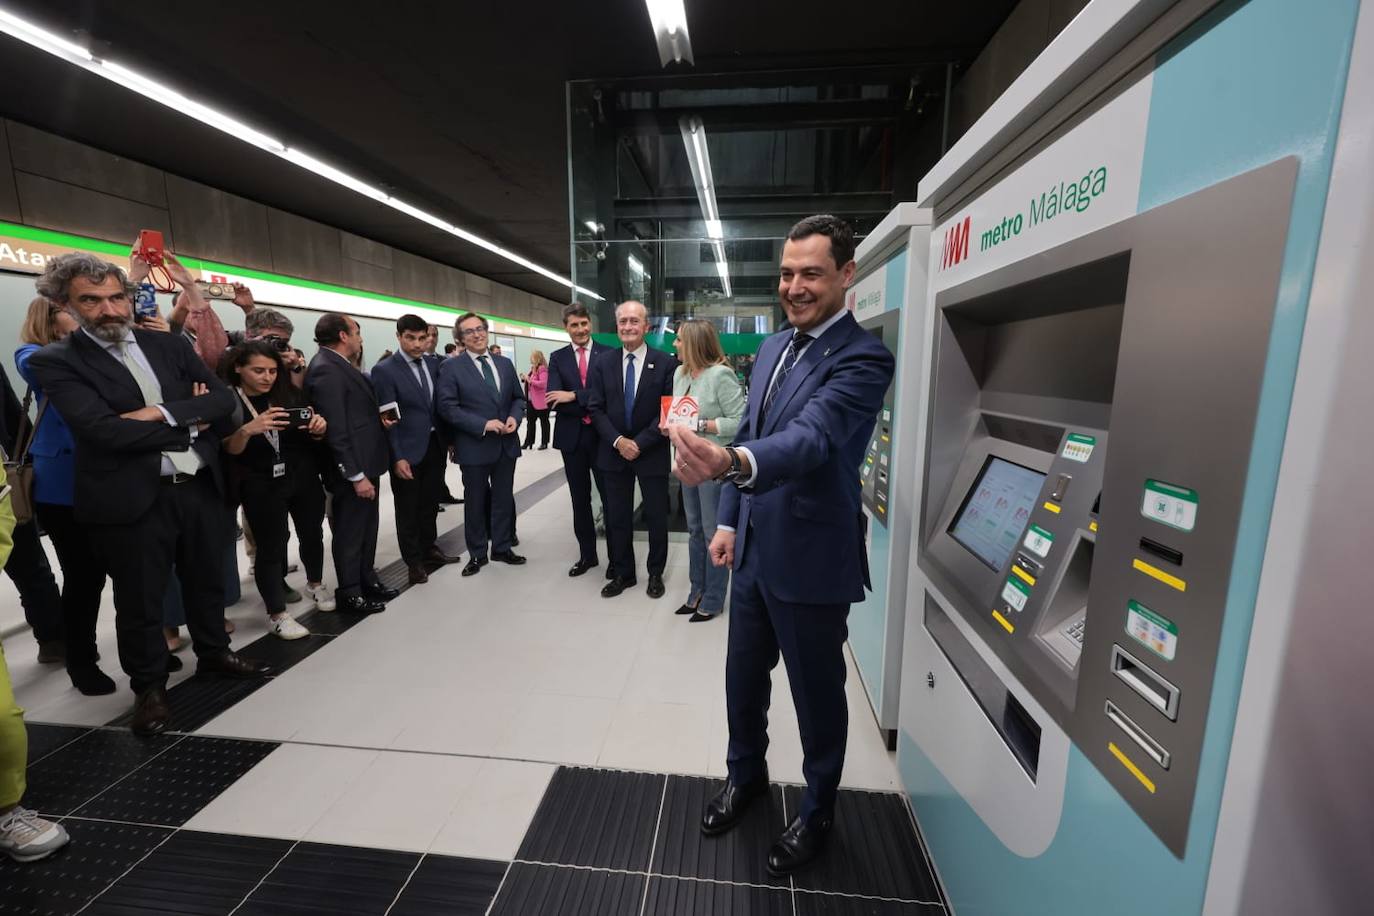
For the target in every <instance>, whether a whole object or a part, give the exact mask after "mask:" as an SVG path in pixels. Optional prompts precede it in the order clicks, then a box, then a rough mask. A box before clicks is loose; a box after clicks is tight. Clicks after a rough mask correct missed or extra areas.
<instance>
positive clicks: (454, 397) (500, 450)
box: [438, 353, 525, 465]
mask: <svg viewBox="0 0 1374 916" xmlns="http://www.w3.org/2000/svg"><path fill="white" fill-rule="evenodd" d="M491 361H492V364H493V367H494V368H495V370H496V373H497V378H498V379H499V380H500V383H501V391H500V393H499V394H498V393H497V392H494V391H492V390H491V386H490V385H488V384H487V380H486V379H485V378H483V377H482V370H480V369H478V368H477V364H476V363H474V362H473V361H472V358H471V357H469V356H468V355H467V354H466V353H460V354H459V355H457V356H455V357H453V358H451V359H446V360H444V364H443V366H442V367H440V369H439V388H438V399H439V416H440V417H441V418H442V419H443V421H444V422H445V423H447V424H448V426H449V429H450V430H451V431H452V433H453V446H454V450H455V451H456V452H457V453H458V463H459V464H464V465H467V464H495V463H496V462H497V461H498V460H500V459H501V458H510V459H512V460H514V459H516V458H519V457H520V437H519V435H518V434H517V433H488V432H486V431H485V427H486V425H487V421H488V420H500V421H501V422H503V423H504V422H505V421H506V419H507V418H508V417H514V418H515V421H516V422H517V423H518V422H519V421H520V419H521V417H523V416H524V415H525V390H524V388H523V387H522V386H521V385H520V377H519V376H518V375H516V374H515V366H514V365H512V363H511V361H510V360H509V359H507V358H506V357H504V356H493V357H492V359H491Z"/></svg>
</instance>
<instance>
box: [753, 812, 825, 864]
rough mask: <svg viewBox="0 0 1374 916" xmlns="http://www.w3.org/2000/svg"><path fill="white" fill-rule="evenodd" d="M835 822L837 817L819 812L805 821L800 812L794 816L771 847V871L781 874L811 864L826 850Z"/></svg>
mask: <svg viewBox="0 0 1374 916" xmlns="http://www.w3.org/2000/svg"><path fill="white" fill-rule="evenodd" d="M834 825H835V819H834V818H833V817H831V816H830V815H828V814H824V815H821V814H818V815H816V816H815V817H813V818H811V820H809V821H807V822H805V823H803V822H802V819H801V817H800V816H798V817H794V818H793V819H792V823H790V824H788V825H787V829H786V830H784V831H783V832H782V836H780V837H778V841H777V842H776V843H774V844H773V846H772V848H770V849H769V850H768V873H769V874H770V875H772V876H773V877H775V878H781V877H783V876H785V875H790V874H792V873H793V872H795V871H796V870H797V869H799V868H801V867H802V866H804V865H807V864H809V863H810V862H811V861H812V860H814V859H815V858H816V856H818V855H820V854H821V853H822V852H823V851H824V850H825V841H826V840H828V839H829V838H830V828H831V827H833V826H834Z"/></svg>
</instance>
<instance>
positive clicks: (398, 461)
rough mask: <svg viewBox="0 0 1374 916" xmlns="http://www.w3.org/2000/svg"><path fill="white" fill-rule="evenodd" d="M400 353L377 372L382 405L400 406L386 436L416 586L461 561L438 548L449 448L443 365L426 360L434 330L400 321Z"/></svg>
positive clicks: (404, 552) (402, 539) (401, 539)
mask: <svg viewBox="0 0 1374 916" xmlns="http://www.w3.org/2000/svg"><path fill="white" fill-rule="evenodd" d="M396 344H397V347H396V352H395V353H393V354H391V355H390V356H388V357H387V358H386V359H384V360H382V361H381V362H379V363H378V364H377V365H376V366H373V367H372V387H373V388H375V389H377V402H378V403H379V404H390V403H395V404H396V406H397V409H398V411H399V413H400V415H401V419H400V422H398V423H396V424H395V425H393V426H392V427H391V428H390V429H388V430H387V431H386V434H387V440H388V444H389V445H390V447H391V496H392V499H393V501H394V502H395V504H396V540H397V542H398V543H399V544H400V547H401V559H402V560H404V561H405V564H406V571H407V574H408V575H409V578H410V584H411V585H421V584H423V583H425V582H428V581H429V572H428V571H427V570H426V569H425V566H426V564H429V565H431V566H443V565H444V564H446V563H457V562H458V561H459V560H460V559H462V558H461V557H453V556H449V555H447V554H445V553H444V552H443V551H442V550H440V549H439V545H438V544H436V543H435V539H436V538H437V537H438V536H439V532H438V527H437V525H436V523H435V518H436V516H438V514H439V498H440V496H442V495H443V485H444V469H445V467H446V466H447V464H448V447H447V446H446V445H445V444H444V439H443V436H442V435H441V433H440V430H439V427H440V425H441V424H440V422H439V413H438V408H437V407H436V405H435V397H434V392H435V391H437V390H438V387H439V384H438V383H439V363H438V361H437V360H431V359H429V358H428V357H427V356H426V350H427V348H428V346H429V325H428V324H426V323H425V320H424V319H423V318H421V317H420V316H419V315H402V316H401V317H400V318H397V319H396Z"/></svg>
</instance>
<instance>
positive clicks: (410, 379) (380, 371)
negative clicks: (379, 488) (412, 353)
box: [372, 352, 440, 465]
mask: <svg viewBox="0 0 1374 916" xmlns="http://www.w3.org/2000/svg"><path fill="white" fill-rule="evenodd" d="M420 365H421V366H423V367H424V371H425V372H426V373H428V374H429V391H425V390H424V389H423V388H421V387H420V383H419V381H417V380H416V378H415V370H414V369H412V368H411V362H410V360H409V359H407V358H406V355H405V354H404V353H401V352H396V353H393V354H391V355H390V356H388V357H387V358H386V359H384V360H382V361H381V362H379V363H378V364H377V365H375V366H373V367H372V387H373V388H374V389H376V391H377V403H378V404H379V405H380V404H388V403H390V402H392V401H395V402H396V405H397V406H398V407H399V408H400V411H401V422H399V423H397V424H396V425H394V426H392V427H391V428H390V429H388V430H387V431H386V437H387V442H388V444H389V445H390V446H391V461H392V463H393V464H395V463H396V462H397V461H400V460H401V459H403V458H404V459H405V460H406V461H408V462H410V463H411V464H412V465H415V464H419V463H420V462H421V461H423V460H424V458H425V452H426V451H428V450H429V431H430V430H431V429H437V428H438V427H439V426H440V423H439V412H438V409H437V407H436V406H435V396H434V394H432V393H431V392H433V393H437V392H438V390H439V367H438V364H437V363H436V361H434V360H431V359H429V358H427V357H421V358H420Z"/></svg>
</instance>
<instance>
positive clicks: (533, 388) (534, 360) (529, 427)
mask: <svg viewBox="0 0 1374 916" xmlns="http://www.w3.org/2000/svg"><path fill="white" fill-rule="evenodd" d="M524 381H525V390H526V391H527V392H528V393H529V394H528V401H529V412H528V414H527V415H526V417H525V445H524V447H525V448H526V449H531V448H533V447H534V421H535V420H538V421H539V447H540V448H541V449H543V448H548V447H549V402H548V399H547V397H546V396H547V394H548V389H549V363H548V360H546V359H544V352H543V351H542V350H535V351H534V352H533V353H531V354H530V371H529V374H528V375H526V376H525V379H524Z"/></svg>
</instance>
